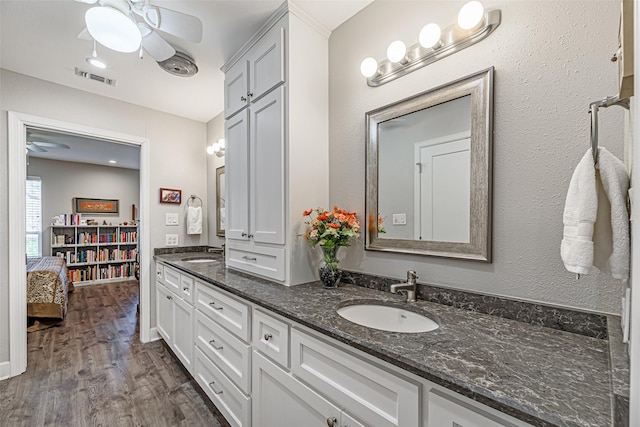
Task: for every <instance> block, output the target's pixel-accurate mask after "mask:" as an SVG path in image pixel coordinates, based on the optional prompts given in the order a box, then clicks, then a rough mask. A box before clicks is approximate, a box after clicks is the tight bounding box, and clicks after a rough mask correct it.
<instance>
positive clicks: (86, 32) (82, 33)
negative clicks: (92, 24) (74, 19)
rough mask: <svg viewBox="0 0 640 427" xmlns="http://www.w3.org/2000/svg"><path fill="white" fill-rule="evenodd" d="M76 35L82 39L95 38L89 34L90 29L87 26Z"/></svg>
mask: <svg viewBox="0 0 640 427" xmlns="http://www.w3.org/2000/svg"><path fill="white" fill-rule="evenodd" d="M76 37H77V38H79V39H80V40H93V38H92V37H91V34H89V30H87V27H84V28H83V29H82V31H80V32H79V33H78V35H77V36H76Z"/></svg>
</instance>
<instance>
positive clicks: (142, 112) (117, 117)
mask: <svg viewBox="0 0 640 427" xmlns="http://www.w3.org/2000/svg"><path fill="white" fill-rule="evenodd" d="M0 76H1V77H0V78H1V79H2V86H1V87H0V110H2V111H1V113H2V114H0V129H2V132H1V133H0V152H2V153H4V154H2V155H0V173H1V174H2V176H1V177H0V362H3V361H6V360H8V354H9V345H8V331H9V327H10V325H9V320H8V307H7V301H8V289H9V288H8V287H9V284H8V276H7V272H8V268H7V267H8V265H7V264H8V252H7V250H8V249H7V246H8V227H9V224H8V223H7V213H8V206H9V203H10V202H8V201H7V191H8V190H7V131H6V129H7V111H17V112H20V113H25V114H31V115H34V116H40V117H46V118H49V119H55V120H61V121H64V122H70V123H76V124H79V125H83V126H89V127H94V128H99V129H105V130H109V131H113V132H119V133H124V134H129V135H136V136H142V137H147V138H149V140H150V149H149V151H150V165H151V166H150V171H149V187H150V191H151V194H150V199H151V209H150V211H151V212H150V224H149V226H150V229H151V231H150V233H151V235H150V236H149V239H150V241H151V246H152V247H162V246H164V242H165V236H164V235H165V233H178V234H179V242H180V244H181V245H201V244H202V245H206V244H207V242H208V241H209V238H208V235H207V232H206V229H205V230H203V231H204V233H203V234H201V235H196V236H189V235H187V234H186V228H185V226H184V215H185V212H186V209H185V206H186V204H185V203H183V204H182V205H180V206H177V205H171V204H161V203H160V202H159V188H160V187H166V188H176V189H181V190H182V194H183V199H185V200H186V197H188V195H190V194H197V195H198V196H199V197H201V198H202V199H203V201H204V205H205V206H206V203H207V200H206V197H207V195H206V194H207V182H206V166H207V164H206V163H207V160H206V152H205V147H206V124H205V123H201V122H196V121H193V120H189V119H185V118H182V117H177V116H173V115H170V114H166V113H162V112H159V111H155V110H151V109H148V108H144V107H139V106H136V105H133V104H129V103H126V102H121V101H116V100H114V99H110V98H107V97H103V96H98V95H93V94H90V93H87V92H83V91H80V90H76V89H72V88H69V87H66V86H61V85H57V84H53V83H49V82H45V81H43V80H38V79H34V78H31V77H27V76H25V75H22V74H17V73H13V72H10V71H7V70H0ZM166 212H178V213H179V214H180V218H181V222H180V224H181V226H180V227H178V228H177V230H176V227H167V226H165V213H166ZM204 221H206V217H205V218H204ZM151 264H152V265H150V266H149V269H150V270H149V271H150V272H151V274H152V275H153V271H154V270H153V268H152V267H153V262H151ZM151 295H155V284H154V281H153V280H152V281H151ZM150 309H151V325H152V326H154V325H155V299H154V298H151V307H150Z"/></svg>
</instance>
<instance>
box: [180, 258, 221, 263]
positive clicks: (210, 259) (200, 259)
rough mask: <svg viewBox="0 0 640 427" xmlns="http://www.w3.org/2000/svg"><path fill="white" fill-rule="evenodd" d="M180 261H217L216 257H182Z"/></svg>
mask: <svg viewBox="0 0 640 427" xmlns="http://www.w3.org/2000/svg"><path fill="white" fill-rule="evenodd" d="M182 261H184V262H192V263H198V264H199V263H204V262H216V261H218V260H217V259H213V258H186V259H183V260H182Z"/></svg>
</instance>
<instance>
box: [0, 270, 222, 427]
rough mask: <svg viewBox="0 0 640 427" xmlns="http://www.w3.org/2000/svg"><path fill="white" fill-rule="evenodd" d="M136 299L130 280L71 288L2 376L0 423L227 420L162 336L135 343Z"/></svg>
mask: <svg viewBox="0 0 640 427" xmlns="http://www.w3.org/2000/svg"><path fill="white" fill-rule="evenodd" d="M137 303H138V283H137V282H136V281H127V282H117V283H108V284H102V285H93V286H83V287H77V288H76V290H75V291H74V292H73V293H72V294H70V295H69V311H68V313H67V318H66V319H65V320H64V322H62V323H61V324H60V325H58V326H55V327H52V328H49V329H44V330H41V331H37V332H33V333H30V334H28V336H27V354H28V356H27V357H28V363H27V365H28V367H27V371H26V372H25V373H24V374H22V375H20V376H18V377H14V378H10V379H8V380H5V381H0V426H10V427H13V426H28V427H31V426H34V427H39V426H74V427H76V426H78V427H84V426H92V427H93V426H138V427H139V426H154V427H156V426H158V427H162V426H211V427H221V426H227V425H228V423H227V422H226V420H224V418H221V416H220V415H219V414H218V416H219V417H220V422H219V421H218V419H216V415H214V414H216V413H217V409H216V408H215V407H214V406H213V405H212V404H211V402H209V401H208V400H205V397H204V395H203V394H202V392H201V391H200V390H199V389H198V386H197V385H196V384H195V383H194V382H193V381H192V380H191V378H190V376H189V375H188V373H187V372H186V371H185V370H184V368H183V367H182V366H181V365H180V364H179V362H178V361H177V360H176V359H175V357H174V356H173V355H172V354H171V353H170V350H168V349H167V347H166V346H165V345H164V344H163V343H162V342H160V341H156V342H152V343H147V344H142V343H141V342H140V340H139V338H138V337H139V331H138V327H139V326H138V319H137V313H136V306H137Z"/></svg>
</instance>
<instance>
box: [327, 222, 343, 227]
mask: <svg viewBox="0 0 640 427" xmlns="http://www.w3.org/2000/svg"><path fill="white" fill-rule="evenodd" d="M329 227H331V228H340V224H336V223H335V222H332V223H331V224H329Z"/></svg>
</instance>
